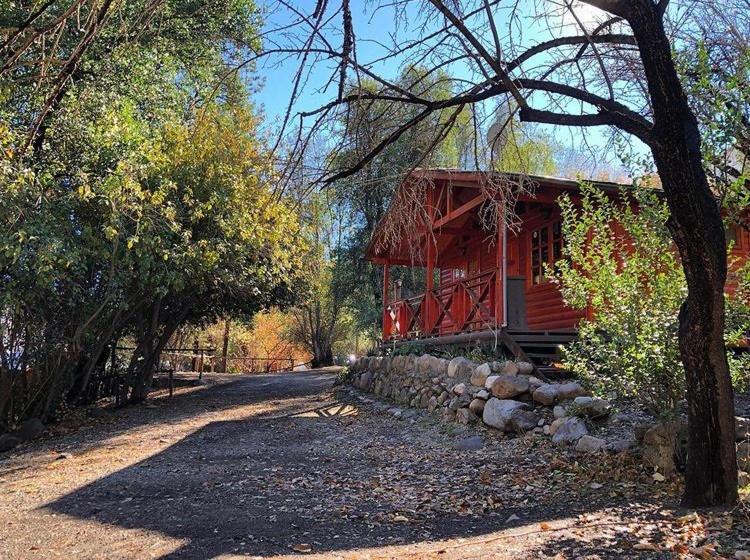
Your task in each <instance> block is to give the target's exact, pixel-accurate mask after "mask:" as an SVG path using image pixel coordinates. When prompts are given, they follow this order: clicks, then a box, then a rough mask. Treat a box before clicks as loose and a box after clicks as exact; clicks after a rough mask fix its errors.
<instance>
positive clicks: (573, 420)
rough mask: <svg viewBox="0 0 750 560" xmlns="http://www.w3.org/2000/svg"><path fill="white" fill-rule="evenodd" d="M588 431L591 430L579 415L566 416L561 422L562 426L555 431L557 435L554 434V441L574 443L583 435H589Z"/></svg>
mask: <svg viewBox="0 0 750 560" xmlns="http://www.w3.org/2000/svg"><path fill="white" fill-rule="evenodd" d="M555 422H557V420H555ZM588 433H589V430H588V428H587V427H586V423H585V422H584V421H583V420H581V419H580V418H578V417H577V416H572V417H569V418H566V419H565V421H564V422H562V423H561V424H560V427H559V428H557V430H556V431H555V435H554V436H552V441H553V442H554V443H574V442H576V441H578V440H579V439H581V438H582V437H583V436H585V435H588Z"/></svg>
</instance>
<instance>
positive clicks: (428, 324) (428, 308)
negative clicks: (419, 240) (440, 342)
mask: <svg viewBox="0 0 750 560" xmlns="http://www.w3.org/2000/svg"><path fill="white" fill-rule="evenodd" d="M434 200H435V187H434V186H430V187H429V190H428V191H427V216H428V218H429V224H428V227H427V231H426V232H425V242H426V243H427V248H426V249H427V263H426V264H427V281H426V282H425V284H426V286H425V297H424V313H423V317H424V331H425V332H424V334H425V335H428V334H429V333H430V332H431V331H432V326H433V325H432V307H433V303H432V290H433V289H434V287H435V285H434V284H435V273H434V270H435V243H434V242H435V230H434V228H433V226H434V221H435V204H434Z"/></svg>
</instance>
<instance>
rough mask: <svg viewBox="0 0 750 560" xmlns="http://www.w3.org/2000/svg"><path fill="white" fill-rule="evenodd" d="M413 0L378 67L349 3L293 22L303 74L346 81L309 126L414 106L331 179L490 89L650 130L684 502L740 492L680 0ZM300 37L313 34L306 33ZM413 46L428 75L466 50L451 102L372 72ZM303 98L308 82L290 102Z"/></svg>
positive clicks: (719, 238)
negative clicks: (672, 320) (676, 268)
mask: <svg viewBox="0 0 750 560" xmlns="http://www.w3.org/2000/svg"><path fill="white" fill-rule="evenodd" d="M384 4H385V3H384ZM416 4H418V5H420V6H422V7H423V9H422V11H421V14H422V16H421V17H422V20H421V29H420V33H419V34H418V35H417V36H415V37H409V38H407V39H403V40H400V41H399V39H398V38H396V39H395V40H394V42H393V44H392V45H390V46H387V47H386V48H385V50H386V52H385V54H383V55H382V56H380V57H379V60H378V62H379V65H378V66H375V65H373V64H370V63H369V62H368V61H364V60H362V58H360V57H358V56H356V53H357V51H356V41H355V38H358V39H359V40H361V39H362V34H361V33H359V32H355V29H354V23H353V18H352V14H351V9H350V3H349V2H348V1H347V0H343V1H342V2H341V3H339V4H337V8H334V7H332V6H331V5H329V4H328V3H318V6H317V9H316V11H315V12H314V13H313V14H312V15H311V16H301V17H300V24H299V30H300V34H299V35H297V36H296V37H295V36H294V34H292V33H289V32H288V31H287V32H286V37H287V38H289V37H291V39H289V40H290V41H291V42H292V45H290V47H289V48H290V49H296V50H297V51H298V52H301V51H304V52H305V53H306V57H303V59H302V60H303V63H302V66H301V67H300V69H299V72H298V76H299V77H301V76H304V75H308V74H309V72H310V69H309V68H308V67H307V66H308V65H309V64H315V63H316V62H317V61H320V60H321V59H322V58H323V57H325V60H326V61H329V60H331V59H334V60H336V61H337V67H336V69H335V71H333V73H332V74H331V83H333V84H337V85H338V88H337V92H336V93H335V94H333V95H331V100H330V101H329V102H328V103H326V104H324V105H322V106H321V107H319V108H318V109H317V110H313V111H308V112H306V113H302V114H301V118H302V120H303V122H305V119H307V122H309V123H310V124H309V125H308V127H307V128H305V127H304V126H302V127H300V134H302V135H304V134H306V133H308V132H310V131H313V132H314V131H316V130H319V129H320V128H321V127H323V126H328V125H329V124H330V119H331V118H340V117H341V115H345V113H346V111H347V108H348V107H349V106H351V104H352V103H354V102H357V103H359V102H361V101H362V100H363V99H367V100H369V99H372V100H375V99H379V100H384V101H390V102H391V103H392V104H400V105H404V106H407V107H412V108H413V111H412V113H411V114H412V115H413V116H411V117H409V118H406V119H404V120H403V121H400V122H399V123H398V124H397V125H395V126H394V127H393V128H391V129H388V130H383V131H381V134H380V136H379V138H380V139H379V141H377V142H374V143H373V144H374V147H373V149H372V150H370V151H369V152H368V153H367V154H365V155H363V156H362V157H360V158H359V159H358V160H357V162H356V163H355V164H353V165H350V166H348V167H347V168H345V169H341V168H336V167H334V166H329V167H328V169H327V170H325V172H324V173H323V174H322V177H321V181H323V182H332V181H335V180H338V179H342V178H344V177H348V176H351V175H353V174H355V173H357V172H358V171H360V170H361V169H363V168H364V167H365V166H367V165H368V164H370V163H371V162H373V161H374V160H375V159H376V158H377V157H378V155H379V154H381V153H382V152H383V150H384V149H385V148H386V147H387V146H389V145H391V144H393V143H394V142H395V141H397V140H398V139H399V138H400V137H401V136H402V135H404V134H405V133H406V132H407V131H409V130H411V129H413V128H414V127H415V126H417V125H419V124H420V123H421V122H423V121H425V120H426V119H428V118H430V117H431V116H432V115H434V114H436V113H441V114H445V112H446V111H447V113H448V115H447V117H445V118H444V119H441V122H440V125H439V126H438V127H437V128H436V130H435V132H434V134H435V137H436V139H439V138H441V137H444V136H445V134H447V132H449V131H450V130H451V129H452V128H453V126H454V125H455V117H456V116H457V115H458V114H460V113H461V112H462V111H463V110H464V109H465V108H467V107H472V108H473V109H474V114H475V115H476V114H478V113H479V111H478V110H477V108H479V107H482V106H483V104H485V103H486V102H487V101H488V100H490V99H497V98H501V99H504V98H505V97H506V96H510V97H512V99H513V100H514V102H515V103H516V104H517V106H518V114H519V116H520V119H521V121H523V122H536V123H544V124H550V125H559V126H569V127H585V128H588V127H595V126H608V127H611V128H614V129H616V130H618V131H620V132H621V133H625V134H628V135H630V136H632V137H635V138H637V139H639V140H640V141H641V142H642V143H643V144H644V145H645V146H647V147H648V149H649V151H650V153H651V155H652V156H653V159H654V162H655V165H656V168H657V170H658V172H659V176H660V178H661V184H662V187H663V191H664V194H665V197H666V200H667V203H668V205H669V209H670V218H669V222H668V227H669V231H670V233H671V235H672V238H673V240H674V242H675V244H676V246H677V248H678V250H679V253H680V257H681V262H682V266H683V270H684V272H685V277H686V283H687V296H686V299H685V301H684V303H683V305H682V307H681V312H680V316H679V323H680V328H679V339H680V355H681V359H682V362H683V364H684V367H685V371H686V375H687V387H688V391H687V401H688V421H689V425H690V437H689V442H688V456H689V462H688V465H687V472H686V490H685V495H684V499H683V501H684V503H685V504H686V505H714V504H732V503H734V502H735V501H736V500H737V469H736V461H735V448H734V436H733V433H734V400H733V393H732V386H731V381H730V376H729V366H728V363H727V357H726V351H725V345H724V321H725V318H724V308H725V304H724V284H725V281H726V276H727V258H726V241H725V234H724V226H723V222H722V218H721V216H720V213H719V205H718V204H717V201H716V199H715V197H714V193H713V192H712V191H711V189H710V187H709V183H708V179H707V175H706V169H705V167H704V165H703V160H702V151H701V134H700V129H699V126H698V122H697V120H696V117H695V114H694V113H693V110H692V109H691V107H690V104H689V101H688V98H687V96H686V94H685V91H684V89H683V87H682V82H681V80H680V76H679V74H678V72H677V69H676V67H675V62H674V59H673V48H672V47H673V45H672V43H671V42H670V36H671V35H670V33H668V31H667V26H668V25H670V19H669V17H668V16H669V14H670V10H674V9H677V7H678V6H676V5H675V6H672V7H670V6H671V5H670V3H669V2H668V0H659V1H654V0H583V1H582V2H578V3H573V2H568V1H565V2H562V3H556V2H552V1H546V2H542V3H528V4H523V5H522V4H518V3H517V4H516V5H514V6H513V7H509V8H508V9H507V11H505V12H503V13H502V16H501V14H500V9H501V6H500V3H499V2H492V1H489V0H476V1H471V0H467V1H455V2H445V1H443V0H429V1H428V2H418V3H416ZM389 5H391V6H393V9H394V10H395V12H396V14H397V16H398V17H402V18H410V19H412V22H411V25H412V27H413V26H414V25H417V26H419V25H420V24H418V23H415V22H414V21H413V18H415V17H419V16H417V15H416V14H415V12H414V11H411V12H410V11H409V9H410V8H413V7H414V6H415V2H409V1H408V0H403V1H399V2H395V3H389ZM537 7H538V11H535V10H536V8H537ZM584 8H585V11H584ZM334 9H338V10H339V13H340V15H341V18H342V19H341V21H342V22H343V40H341V41H339V40H338V39H337V38H336V37H335V36H334V34H333V24H332V23H327V22H331V21H333V17H332V14H331V13H329V11H330V10H334ZM521 15H524V16H525V18H526V19H525V20H524V25H529V24H528V23H527V22H529V21H531V22H533V23H534V24H535V25H536V26H538V27H539V28H541V29H542V31H543V32H544V31H545V30H546V34H543V35H542V37H543V38H542V40H541V41H540V42H538V43H536V44H533V45H528V44H523V40H524V39H523V38H524V37H525V36H526V35H524V34H517V35H516V34H514V33H512V32H511V31H512V30H514V29H515V27H514V26H515V25H519V26H520V17H521ZM589 16H593V17H589ZM501 17H503V18H505V21H501ZM555 18H557V22H558V23H557V24H555V23H553V21H554V20H555ZM687 19H688V20H689V19H690V18H687ZM693 23H694V22H693ZM336 24H337V25H338V21H337V22H336ZM554 25H557V27H555V28H552V26H554ZM501 29H508V30H509V31H508V32H507V33H502V32H501ZM532 35H535V36H536V37H538V36H539V35H538V34H532ZM517 37H518V38H519V40H518V41H517V40H516V38H517ZM295 39H298V40H299V39H302V41H300V42H296V43H295ZM338 44H340V45H341V46H340V47H338V46H337V47H334V45H338ZM407 57H408V58H411V59H414V58H415V57H416V58H418V59H421V60H429V61H430V67H429V68H428V70H427V73H428V74H430V73H434V72H438V71H443V70H444V69H445V68H446V67H447V66H449V65H450V64H454V63H456V62H457V61H458V62H461V63H462V64H463V67H464V68H465V69H466V73H465V74H464V75H462V76H461V78H460V80H456V90H455V91H452V93H451V95H450V96H449V97H448V98H447V99H440V100H432V99H428V98H425V97H424V96H420V95H416V94H414V93H412V92H410V91H408V90H405V89H404V88H402V87H401V86H400V85H399V84H398V83H396V82H395V81H392V80H389V78H388V76H387V75H385V73H384V72H376V70H374V68H382V67H383V61H384V60H387V61H390V62H392V63H394V64H398V62H399V61H400V60H404V59H405V58H407ZM348 76H352V78H351V79H353V80H354V79H357V78H356V77H357V76H367V77H369V78H371V79H373V80H375V81H376V82H377V84H378V91H377V92H375V93H362V94H356V95H353V96H352V95H345V94H344V91H345V84H346V81H347V77H348ZM467 76H468V77H467ZM298 96H299V90H298V89H297V90H295V94H294V95H293V98H292V100H291V101H290V104H293V103H294V101H295V99H296V98H297V97H298ZM590 109H593V111H591V110H590ZM298 145H299V146H304V142H299V143H298ZM499 196H500V195H499Z"/></svg>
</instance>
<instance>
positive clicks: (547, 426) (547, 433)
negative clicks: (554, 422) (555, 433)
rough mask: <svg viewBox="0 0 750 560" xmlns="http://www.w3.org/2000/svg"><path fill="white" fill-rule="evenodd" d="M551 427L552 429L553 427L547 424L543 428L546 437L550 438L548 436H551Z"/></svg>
mask: <svg viewBox="0 0 750 560" xmlns="http://www.w3.org/2000/svg"><path fill="white" fill-rule="evenodd" d="M550 427H551V426H550V425H549V424H545V425H544V426H543V427H542V433H543V434H544V435H545V436H548V435H550V431H549V430H550Z"/></svg>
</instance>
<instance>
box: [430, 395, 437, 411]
mask: <svg viewBox="0 0 750 560" xmlns="http://www.w3.org/2000/svg"><path fill="white" fill-rule="evenodd" d="M437 407H438V400H437V397H435V396H434V395H433V396H432V397H430V400H429V401H427V410H429V411H430V412H432V411H433V410H435V409H436V408H437Z"/></svg>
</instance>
